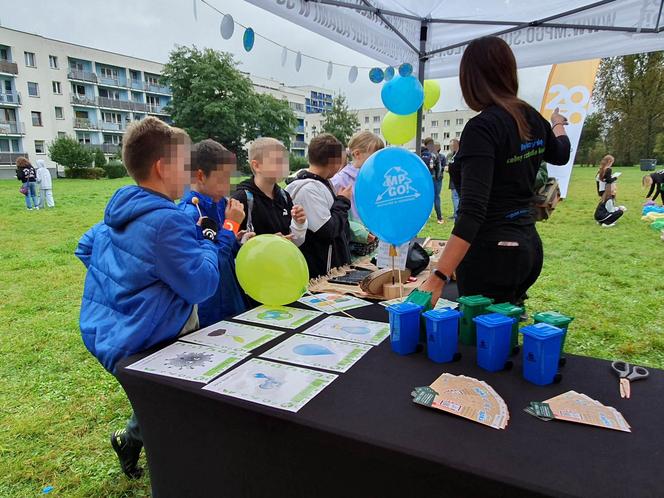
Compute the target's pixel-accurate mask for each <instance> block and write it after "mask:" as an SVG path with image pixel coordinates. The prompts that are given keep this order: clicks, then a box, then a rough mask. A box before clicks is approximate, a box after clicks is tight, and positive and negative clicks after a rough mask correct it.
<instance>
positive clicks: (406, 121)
mask: <svg viewBox="0 0 664 498" xmlns="http://www.w3.org/2000/svg"><path fill="white" fill-rule="evenodd" d="M380 131H381V133H382V134H383V136H384V137H385V140H387V141H388V142H389V143H391V144H394V145H403V144H405V143H407V142H410V141H411V140H412V139H413V138H415V134H416V133H417V113H416V112H414V113H413V114H407V115H401V114H394V113H393V112H389V111H388V113H387V114H386V115H385V117H384V118H383V122H382V123H381V125H380Z"/></svg>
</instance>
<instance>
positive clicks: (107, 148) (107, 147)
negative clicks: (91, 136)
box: [82, 144, 122, 154]
mask: <svg viewBox="0 0 664 498" xmlns="http://www.w3.org/2000/svg"><path fill="white" fill-rule="evenodd" d="M82 145H83V147H85V148H86V149H90V150H98V149H99V150H101V151H102V152H103V153H104V154H118V153H119V152H120V151H121V150H122V146H121V145H116V144H82Z"/></svg>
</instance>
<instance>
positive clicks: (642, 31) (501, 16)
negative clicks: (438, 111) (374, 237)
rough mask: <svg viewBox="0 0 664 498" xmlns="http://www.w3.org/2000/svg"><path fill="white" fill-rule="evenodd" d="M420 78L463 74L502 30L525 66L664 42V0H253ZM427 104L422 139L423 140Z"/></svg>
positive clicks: (651, 47) (637, 49)
mask: <svg viewBox="0 0 664 498" xmlns="http://www.w3.org/2000/svg"><path fill="white" fill-rule="evenodd" d="M247 1H248V2H250V3H252V4H255V5H257V6H259V7H262V8H264V9H266V10H268V11H270V12H272V13H274V14H276V15H279V16H281V17H283V18H285V19H288V20H290V21H292V22H294V23H295V24H298V25H300V26H303V27H305V28H308V29H310V30H311V31H314V32H316V33H319V34H321V35H323V36H325V37H327V38H329V39H331V40H334V41H336V42H339V43H341V44H342V45H345V46H347V47H350V48H353V49H355V50H357V51H358V52H360V53H363V54H365V55H368V56H370V57H372V58H374V59H376V60H378V61H380V62H381V63H383V64H386V65H391V66H398V65H400V64H402V63H404V62H409V63H411V64H413V66H414V67H415V68H416V70H417V75H418V77H419V78H420V80H421V81H422V80H424V79H425V78H444V77H448V76H455V75H457V74H458V70H459V62H460V60H461V55H462V54H463V50H464V47H465V46H466V45H467V44H468V43H469V42H470V41H472V40H473V39H475V38H479V37H482V36H488V35H496V36H500V37H501V38H503V39H504V40H505V41H506V42H507V43H508V44H509V45H510V46H511V47H512V50H513V51H514V54H515V56H516V59H517V64H518V65H519V67H530V66H540V65H545V64H553V63H560V62H570V61H576V60H585V59H593V58H598V57H609V56H617V55H627V54H634V53H640V52H650V51H655V50H664V17H663V14H664V13H663V6H664V0H600V1H595V2H589V1H584V0H546V1H542V0H410V1H409V0H247ZM420 123H421V111H420V113H419V116H418V127H417V131H418V134H417V140H416V143H417V144H418V149H419V144H420V141H421V135H420V133H421V124H420Z"/></svg>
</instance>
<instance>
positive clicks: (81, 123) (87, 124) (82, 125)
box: [74, 118, 99, 130]
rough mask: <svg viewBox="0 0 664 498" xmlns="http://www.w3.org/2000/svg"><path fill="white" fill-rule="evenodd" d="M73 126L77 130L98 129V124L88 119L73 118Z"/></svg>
mask: <svg viewBox="0 0 664 498" xmlns="http://www.w3.org/2000/svg"><path fill="white" fill-rule="evenodd" d="M74 128H75V129H78V130H98V129H99V125H98V124H97V123H93V122H92V121H90V120H89V119H85V118H75V119H74Z"/></svg>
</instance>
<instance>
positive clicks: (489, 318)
mask: <svg viewBox="0 0 664 498" xmlns="http://www.w3.org/2000/svg"><path fill="white" fill-rule="evenodd" d="M473 321H474V322H475V323H480V324H482V325H484V326H486V327H498V326H500V325H506V324H508V325H512V324H513V323H514V322H515V321H516V320H515V319H514V318H511V317H509V316H505V315H501V314H500V313H489V314H488V315H480V316H476V317H475V318H473Z"/></svg>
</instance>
